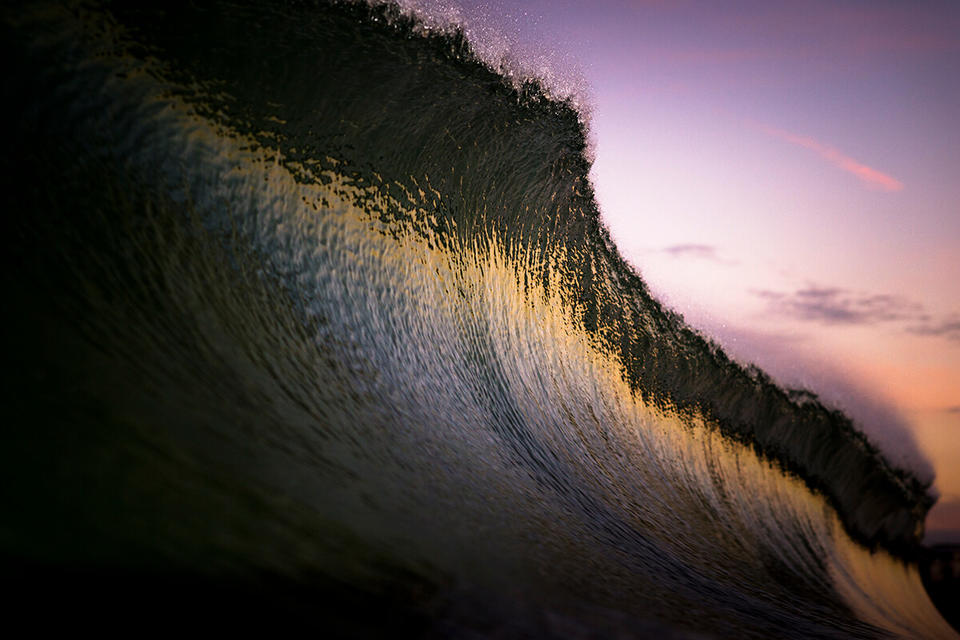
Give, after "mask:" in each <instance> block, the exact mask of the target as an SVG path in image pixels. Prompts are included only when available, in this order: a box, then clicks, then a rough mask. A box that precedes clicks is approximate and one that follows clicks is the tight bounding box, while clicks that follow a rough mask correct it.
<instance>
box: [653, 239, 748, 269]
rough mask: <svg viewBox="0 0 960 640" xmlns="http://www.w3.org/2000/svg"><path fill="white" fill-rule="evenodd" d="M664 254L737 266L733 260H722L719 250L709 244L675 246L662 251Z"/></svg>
mask: <svg viewBox="0 0 960 640" xmlns="http://www.w3.org/2000/svg"><path fill="white" fill-rule="evenodd" d="M661 251H663V253H666V254H669V255H671V256H673V257H674V258H697V259H700V260H710V261H711V262H716V263H718V264H724V265H732V264H736V263H735V262H733V261H732V260H727V259H725V258H722V257H721V256H720V254H719V253H718V252H717V248H716V247H714V246H711V245H709V244H675V245H673V246H670V247H666V248H664V249H662V250H661Z"/></svg>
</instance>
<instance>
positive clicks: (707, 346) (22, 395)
mask: <svg viewBox="0 0 960 640" xmlns="http://www.w3.org/2000/svg"><path fill="white" fill-rule="evenodd" d="M3 17H4V27H3V28H4V42H5V44H4V45H3V47H4V49H5V52H4V53H5V59H7V60H8V61H10V63H9V64H8V66H9V68H8V70H7V74H6V75H7V92H6V96H5V100H6V101H7V102H8V104H9V105H12V106H13V107H14V109H13V112H14V113H15V114H16V115H15V116H14V117H12V118H11V119H9V121H8V131H7V139H8V141H9V144H8V151H7V152H6V153H5V156H4V158H3V173H4V182H5V184H4V185H3V193H4V200H5V209H6V210H7V211H14V212H17V213H16V215H15V216H11V217H9V219H8V220H7V221H6V222H5V225H7V229H5V230H4V235H5V237H6V238H8V242H9V243H10V245H11V246H10V248H9V249H8V254H9V255H10V257H11V261H12V267H11V268H10V269H8V270H7V272H6V274H5V276H6V278H5V279H6V282H5V286H6V288H7V290H8V291H9V301H10V304H11V308H13V309H16V310H17V313H16V314H15V317H14V318H13V319H12V321H11V330H10V331H8V339H7V341H8V344H7V346H6V351H7V352H8V353H9V354H10V357H11V362H12V365H11V370H12V371H17V372H19V375H18V376H17V379H16V380H15V381H14V382H13V384H12V385H11V386H10V387H9V388H8V390H7V391H8V394H9V398H8V400H7V405H8V406H9V407H10V408H11V409H10V410H11V415H12V418H13V424H14V425H15V428H14V429H13V435H12V437H11V443H10V446H9V447H8V448H7V450H6V451H5V456H4V457H5V458H7V459H5V460H4V461H3V462H4V464H3V467H4V473H5V474H7V476H9V477H8V478H7V480H8V482H7V486H17V487H21V489H22V490H20V491H18V492H17V496H16V497H15V498H13V499H12V500H11V503H10V509H9V510H8V518H7V521H8V524H7V525H4V528H3V537H2V540H3V545H4V546H3V551H4V554H5V555H6V556H7V557H8V558H10V559H12V560H15V561H16V562H17V563H19V564H20V565H23V566H26V567H28V568H35V567H36V566H38V565H43V566H46V567H54V568H57V567H63V566H79V567H83V568H84V569H85V570H89V571H94V572H97V574H98V575H100V576H103V575H104V574H103V572H104V571H106V570H109V571H114V570H115V569H116V568H118V567H119V568H120V570H122V571H123V572H124V575H125V576H126V575H128V574H133V575H136V576H144V575H150V576H155V575H163V576H167V577H169V576H171V575H172V576H177V579H178V580H179V579H181V578H182V577H183V576H188V581H199V582H201V583H202V584H203V585H205V586H204V588H206V586H207V585H209V584H210V582H209V581H211V580H212V581H214V582H216V583H217V584H221V583H222V582H224V581H225V582H226V583H231V584H232V583H235V582H242V583H243V584H256V585H261V584H262V583H261V580H262V576H263V575H268V576H273V577H274V578H271V579H280V580H282V581H283V583H284V584H285V585H288V584H296V585H297V588H298V589H305V590H306V593H309V594H322V598H314V597H313V596H312V595H311V596H308V597H306V598H305V600H306V602H305V603H304V604H303V607H304V610H303V611H307V612H314V611H322V612H324V614H325V618H324V620H325V621H324V624H327V625H330V628H331V629H333V630H334V631H335V632H336V633H340V634H343V635H351V634H356V633H365V632H366V633H370V634H386V633H388V632H391V631H394V630H395V629H396V625H397V624H399V625H400V626H401V627H403V628H404V629H407V630H411V631H414V632H419V633H427V634H435V635H441V636H459V635H463V634H464V633H481V634H483V633H487V632H491V633H500V634H503V635H518V636H523V635H542V636H557V637H570V636H574V635H577V634H588V633H591V632H593V631H596V630H599V631H597V632H599V633H604V632H606V633H614V632H617V633H624V634H631V633H633V634H636V635H661V636H677V637H685V636H687V635H689V634H708V635H714V634H715V635H719V636H725V637H733V636H736V637H851V636H852V637H885V636H888V635H891V634H892V635H900V636H904V637H953V634H952V631H951V630H950V628H949V627H948V626H946V624H945V623H944V622H943V621H942V619H941V618H940V617H939V615H938V614H937V613H936V611H935V610H934V609H933V607H932V605H931V604H930V601H929V600H928V598H927V596H926V594H925V593H924V591H923V587H922V585H921V584H920V579H919V576H918V574H917V571H916V568H915V566H914V565H913V564H911V562H910V561H911V559H912V557H913V555H912V554H914V553H915V552H916V549H917V545H918V543H919V537H920V535H921V533H922V523H923V519H924V517H925V515H926V512H927V510H928V509H929V507H930V506H931V504H932V499H931V498H930V496H929V495H928V489H929V487H928V485H927V483H925V482H923V481H921V480H920V479H918V478H916V477H914V476H913V475H911V474H910V473H909V472H907V471H904V470H902V469H899V468H896V467H895V466H893V465H891V464H890V463H889V462H887V460H886V459H885V458H884V456H883V455H882V453H881V452H880V451H879V450H877V448H875V447H874V446H872V445H871V444H870V442H869V441H868V440H867V439H866V438H865V437H864V436H863V435H862V434H861V433H860V432H858V431H857V430H856V429H855V428H854V427H853V425H852V423H851V422H850V420H849V419H848V418H847V417H845V416H844V415H842V414H840V413H839V412H836V411H833V410H830V409H828V408H826V407H824V406H823V405H821V404H820V403H818V402H817V401H816V400H815V399H812V398H811V397H809V396H806V395H803V394H797V393H795V392H790V391H787V390H784V389H782V388H780V387H778V386H777V385H775V384H774V383H773V382H772V381H771V380H770V379H769V378H768V377H766V376H765V375H764V374H763V373H762V372H760V371H758V370H755V369H749V368H744V367H742V366H740V365H738V364H737V363H735V362H733V361H731V360H730V359H728V358H727V357H726V356H725V355H724V354H723V352H722V351H721V350H720V349H719V348H717V347H716V346H715V345H713V344H712V343H710V342H709V341H708V340H705V339H704V338H703V337H701V336H700V335H698V334H697V333H696V332H694V331H693V330H691V329H690V328H689V327H687V326H686V325H684V323H683V322H682V320H681V319H680V318H679V317H677V316H676V315H675V314H673V313H671V312H670V311H668V310H666V309H664V308H663V307H662V306H661V305H660V304H658V303H657V301H656V300H654V299H653V298H652V297H651V295H650V293H649V291H648V289H647V288H646V286H645V285H644V283H643V282H642V281H641V280H640V278H639V277H638V276H637V275H636V274H635V273H634V272H633V271H632V270H631V269H630V268H629V267H628V266H627V265H626V264H625V262H624V261H623V259H622V258H621V257H620V255H619V254H618V253H617V251H616V248H615V247H614V245H613V244H612V242H611V241H610V238H609V236H608V234H607V232H606V230H605V229H604V228H603V226H602V224H601V223H600V220H599V215H598V211H597V208H596V203H595V201H594V197H593V193H592V190H591V186H590V184H589V181H588V179H587V172H588V169H589V161H588V159H587V156H586V155H585V147H586V142H585V134H584V125H583V123H582V121H581V119H580V117H579V113H578V111H577V110H576V109H575V108H574V107H573V106H571V104H570V103H569V102H565V101H560V100H556V99H553V98H551V97H549V96H548V95H547V94H546V93H545V92H544V91H543V90H542V88H541V87H540V86H539V85H538V84H537V83H536V82H532V81H527V82H517V81H515V80H512V79H510V78H507V77H505V76H504V75H502V74H500V73H498V72H496V71H494V70H492V69H491V68H489V67H488V66H486V65H485V64H483V63H482V62H481V61H480V60H479V59H478V58H477V57H476V56H475V55H474V54H473V53H472V50H471V46H470V44H469V43H468V42H467V40H466V38H465V37H464V36H463V35H462V34H460V33H457V32H452V33H450V32H437V31H434V30H431V29H429V28H426V27H425V26H424V25H423V24H422V23H421V22H419V21H418V20H417V19H416V18H413V17H410V16H405V15H403V14H401V12H400V11H399V10H398V9H397V8H396V7H395V6H393V5H372V6H371V5H368V4H363V3H353V2H350V3H316V4H315V3H295V2H290V3H277V4H274V5H271V6H270V7H269V8H266V7H262V6H260V5H259V3H246V2H222V3H211V4H210V5H209V6H206V7H199V6H196V5H194V4H193V3H170V4H169V5H168V6H164V7H163V8H161V9H145V8H142V7H140V8H134V7H132V6H126V5H125V4H124V3H87V2H79V3H74V4H67V5H64V4H63V3H49V4H48V3H28V4H24V5H20V6H16V7H10V8H5V9H4V16H3ZM64 523H67V526H64ZM31 570H32V569H31ZM110 575H111V576H113V575H114V574H112V573H111V574H110ZM111 580H112V577H111ZM151 580H152V578H151ZM258 588H259V587H258ZM254 592H255V593H256V596H255V597H252V598H251V599H252V600H255V601H260V602H261V604H262V601H261V596H263V595H264V594H265V593H268V592H270V590H269V589H265V590H264V591H259V590H254ZM231 593H232V592H231ZM298 593H301V591H298ZM344 594H350V595H349V597H347V596H345V595H344ZM264 597H266V596H264ZM231 598H232V596H231ZM345 601H349V603H350V605H349V606H347V605H345V604H344V602H345ZM298 602H299V600H298ZM181 604H182V603H181ZM285 606H286V605H285ZM370 606H373V607H375V608H376V609H378V610H382V609H384V608H387V609H389V610H391V611H394V612H395V617H394V618H392V619H391V620H393V622H387V623H384V624H383V625H382V626H381V625H378V624H377V623H375V622H372V621H371V620H369V619H365V618H364V616H363V613H362V611H365V610H368V609H369V607H370ZM303 611H301V613H303ZM396 620H400V622H396Z"/></svg>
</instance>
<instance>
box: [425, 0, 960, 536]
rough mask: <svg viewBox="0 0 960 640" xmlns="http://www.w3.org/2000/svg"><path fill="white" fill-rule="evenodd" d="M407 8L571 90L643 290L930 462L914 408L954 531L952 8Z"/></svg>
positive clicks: (959, 382) (958, 262)
mask: <svg viewBox="0 0 960 640" xmlns="http://www.w3.org/2000/svg"><path fill="white" fill-rule="evenodd" d="M406 4H409V5H412V6H417V7H421V8H422V9H424V10H425V11H426V12H427V13H433V14H435V15H436V14H441V13H442V14H444V15H447V16H451V15H454V16H457V17H458V18H459V20H461V21H463V22H464V23H465V24H466V25H467V27H468V30H469V33H470V36H471V39H472V40H473V41H474V42H475V44H476V45H477V46H478V48H480V49H481V51H482V52H484V53H485V54H486V55H487V56H488V57H489V58H493V59H499V58H500V57H501V56H504V55H505V58H504V59H506V60H507V62H508V64H513V63H514V62H516V61H518V60H519V62H520V65H521V66H523V67H524V68H525V69H527V70H532V71H533V72H534V73H537V74H540V75H543V76H547V77H548V79H549V81H550V82H551V83H552V85H553V86H556V87H558V88H559V89H558V90H559V91H569V90H570V88H571V87H573V90H574V91H575V92H576V95H577V96H578V99H579V100H581V101H582V102H584V103H585V105H586V106H587V109H588V110H589V112H590V125H591V127H590V128H591V135H592V142H593V148H594V153H595V162H594V168H593V173H592V178H593V181H594V184H595V186H596V190H597V195H598V200H599V204H600V207H601V210H602V212H603V216H604V219H605V221H606V223H607V225H608V226H609V227H610V230H611V232H612V234H613V236H614V238H615V239H616V241H617V244H618V246H619V248H620V250H621V252H622V253H623V254H624V256H625V257H626V258H627V259H628V260H629V261H630V262H632V263H633V264H634V265H635V266H636V267H637V268H638V270H639V271H640V272H641V274H642V275H643V277H644V279H645V280H646V281H647V282H648V283H649V284H650V285H651V287H652V288H653V290H654V291H655V292H656V293H657V294H658V295H659V297H660V298H661V299H662V300H664V301H665V302H667V303H668V304H669V305H670V306H672V307H674V308H675V309H676V310H678V311H680V312H681V313H683V314H684V315H685V317H686V318H687V319H688V321H690V322H691V323H692V324H694V325H695V326H698V327H700V328H702V329H704V330H705V331H706V332H707V333H709V334H710V335H712V336H714V337H715V338H717V339H718V340H719V341H720V342H721V343H722V344H723V345H724V346H725V347H726V348H727V349H728V351H730V352H731V353H732V354H733V355H734V356H736V357H739V358H741V359H745V360H751V361H754V362H756V363H758V364H760V365H761V366H763V367H765V368H766V369H768V370H769V371H770V372H771V373H773V374H774V375H775V376H776V377H778V378H779V379H780V380H781V381H783V382H784V383H787V384H805V385H808V386H812V387H814V389H815V390H816V391H818V392H821V395H823V396H824V397H825V398H826V399H827V400H828V401H830V402H833V403H835V404H837V405H839V406H840V407H841V408H844V409H846V410H848V411H850V412H851V413H852V414H853V415H854V417H855V418H859V419H860V420H861V421H862V422H864V428H865V429H866V430H867V431H868V433H870V434H871V435H872V436H873V437H874V438H875V439H876V440H878V441H880V442H881V444H883V445H884V446H885V448H886V450H887V451H888V452H890V454H891V456H892V457H894V458H895V459H899V460H901V461H902V462H903V463H904V464H912V465H914V466H918V467H922V466H923V463H922V462H917V461H916V458H917V456H916V455H914V454H913V453H912V449H911V446H910V443H909V442H904V441H903V439H902V438H900V439H899V440H898V439H897V438H896V437H895V436H893V435H891V434H894V433H896V432H897V428H896V425H897V424H905V425H906V426H907V427H908V431H909V433H911V434H912V435H913V437H914V438H915V440H916V445H917V446H919V449H920V450H921V451H922V452H923V454H924V455H925V456H926V457H927V458H928V459H929V460H930V462H931V463H932V464H933V467H934V469H935V471H936V473H937V487H938V488H939V490H940V492H941V494H942V498H941V501H940V504H939V505H938V507H937V508H936V509H935V510H934V512H933V513H932V515H931V518H930V519H929V521H928V528H929V529H931V530H936V531H939V532H940V533H938V534H937V535H939V536H943V535H947V533H946V532H947V531H948V530H955V531H956V533H955V535H954V537H955V539H957V540H960V124H958V120H960V2H956V1H950V2H910V3H906V2H884V1H881V0H871V1H862V2H845V1H833V2H817V1H805V2H795V3H787V2H771V1H755V2H723V3H719V2H709V1H703V2H695V1H684V0H679V1H676V2H666V1H662V2H661V1H656V0H647V1H642V0H634V1H629V0H605V1H591V2H586V1H582V2H575V1H572V0H536V1H531V2H521V1H516V2H505V1H500V2H496V1H494V2H479V3H478V2H466V1H464V2H460V3H453V4H452V5H451V3H450V2H434V1H431V0H421V1H419V2H418V1H416V0H410V1H409V2H406ZM451 6H452V7H453V8H452V9H451ZM888 427H889V428H888Z"/></svg>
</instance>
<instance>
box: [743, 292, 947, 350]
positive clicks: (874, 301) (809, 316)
mask: <svg viewBox="0 0 960 640" xmlns="http://www.w3.org/2000/svg"><path fill="white" fill-rule="evenodd" d="M753 294H754V295H756V296H757V297H759V298H762V299H764V300H766V301H767V303H768V305H769V307H770V309H771V310H772V311H773V312H775V313H778V314H781V315H787V316H790V317H793V318H796V319H799V320H805V321H811V322H819V323H821V324H829V325H876V324H882V323H898V324H900V325H901V326H902V327H903V329H904V330H905V331H906V332H907V333H912V334H914V335H920V336H933V337H940V338H945V339H947V340H956V341H960V315H951V316H947V317H945V318H939V319H937V318H933V317H932V316H931V315H930V314H929V313H928V312H927V311H926V310H925V309H924V307H923V305H921V304H919V303H917V302H914V301H912V300H908V299H906V298H903V297H901V296H895V295H890V294H883V293H881V294H869V293H861V292H856V291H850V290H847V289H841V288H839V287H820V286H813V285H811V286H806V287H803V288H801V289H797V290H796V291H790V292H783V291H770V290H766V289H765V290H760V291H754V292H753Z"/></svg>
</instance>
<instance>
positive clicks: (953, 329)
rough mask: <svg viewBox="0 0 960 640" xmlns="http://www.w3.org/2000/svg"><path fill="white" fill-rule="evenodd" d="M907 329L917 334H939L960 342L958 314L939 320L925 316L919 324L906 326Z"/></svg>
mask: <svg viewBox="0 0 960 640" xmlns="http://www.w3.org/2000/svg"><path fill="white" fill-rule="evenodd" d="M907 331H909V332H910V333H915V334H916V335H918V336H940V337H942V338H947V339H948V340H956V341H958V342H960V316H950V317H948V318H944V319H942V320H939V321H932V320H930V319H929V318H926V319H923V320H922V321H921V322H920V323H919V324H916V325H913V326H910V327H907Z"/></svg>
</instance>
